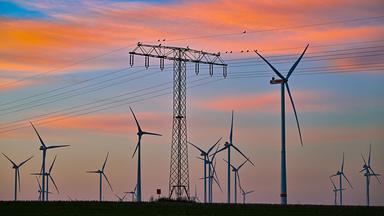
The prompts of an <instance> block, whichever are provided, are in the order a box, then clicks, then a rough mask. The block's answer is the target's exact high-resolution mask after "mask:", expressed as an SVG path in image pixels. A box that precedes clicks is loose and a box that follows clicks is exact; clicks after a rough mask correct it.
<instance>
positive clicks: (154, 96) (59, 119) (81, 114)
mask: <svg viewBox="0 0 384 216" xmlns="http://www.w3.org/2000/svg"><path fill="white" fill-rule="evenodd" d="M223 79H224V78H221V79H217V80H213V81H208V82H205V83H200V84H196V85H193V86H190V87H187V88H194V87H198V86H202V85H206V84H209V83H213V82H217V81H221V80H223ZM156 92H158V91H156ZM169 94H172V91H168V92H165V93H160V94H156V95H153V96H149V97H147V98H143V99H137V100H135V101H129V102H124V103H122V104H117V105H112V106H108V107H103V108H100V109H97V110H92V111H87V112H84V113H80V114H76V115H69V116H65V117H60V118H58V119H53V120H49V121H46V122H37V125H39V124H40V125H41V124H47V123H51V122H55V121H61V120H64V119H67V118H71V117H78V116H83V115H87V114H91V113H95V112H99V111H103V110H107V109H112V108H116V107H120V106H123V105H128V104H132V103H137V102H141V101H145V100H149V99H153V98H158V97H160V96H164V95H169ZM27 127H29V125H28V124H27V125H26V126H20V127H16V128H11V129H7V130H3V131H0V134H1V133H7V132H10V131H14V130H18V129H22V128H27Z"/></svg>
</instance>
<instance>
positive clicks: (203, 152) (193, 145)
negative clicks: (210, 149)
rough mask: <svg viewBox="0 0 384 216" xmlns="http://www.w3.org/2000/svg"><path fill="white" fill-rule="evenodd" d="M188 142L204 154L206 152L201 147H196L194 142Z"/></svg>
mask: <svg viewBox="0 0 384 216" xmlns="http://www.w3.org/2000/svg"><path fill="white" fill-rule="evenodd" d="M187 143H188V144H190V145H192V146H193V147H195V148H196V149H197V150H199V151H200V152H201V153H202V154H206V152H205V151H203V149H201V148H199V147H197V146H196V145H195V144H193V143H191V142H189V141H188V142H187Z"/></svg>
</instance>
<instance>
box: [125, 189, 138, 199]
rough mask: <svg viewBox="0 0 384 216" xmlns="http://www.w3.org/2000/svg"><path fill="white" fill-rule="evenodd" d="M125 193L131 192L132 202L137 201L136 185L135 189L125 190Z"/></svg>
mask: <svg viewBox="0 0 384 216" xmlns="http://www.w3.org/2000/svg"><path fill="white" fill-rule="evenodd" d="M124 193H125V194H131V195H132V202H134V201H135V194H136V186H135V189H133V191H128V192H124Z"/></svg>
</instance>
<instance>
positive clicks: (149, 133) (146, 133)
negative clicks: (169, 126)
mask: <svg viewBox="0 0 384 216" xmlns="http://www.w3.org/2000/svg"><path fill="white" fill-rule="evenodd" d="M143 135H153V136H162V135H161V134H158V133H152V132H146V131H144V132H143Z"/></svg>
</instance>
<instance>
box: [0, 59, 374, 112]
mask: <svg viewBox="0 0 384 216" xmlns="http://www.w3.org/2000/svg"><path fill="white" fill-rule="evenodd" d="M370 56H372V55H370ZM308 58H309V57H308ZM328 59H329V58H328ZM332 59H333V60H334V59H340V58H332ZM343 59H345V57H344V58H343ZM318 60H322V59H316V61H318ZM306 61H314V60H311V59H306ZM379 63H380V62H376V63H366V64H360V65H368V66H372V65H375V64H379ZM245 66H251V64H248V65H237V67H245ZM357 66H359V65H357ZM233 67H235V66H233ZM338 67H349V69H353V68H355V67H356V65H339V66H312V67H306V68H302V69H301V70H305V71H307V72H310V71H313V70H317V69H322V70H325V69H327V70H329V69H330V68H336V69H337V68H338ZM141 71H143V70H141ZM138 72H140V71H138ZM138 72H135V73H138ZM254 72H261V71H252V72H250V73H252V74H253V73H254ZM239 73H241V72H237V74H239ZM242 73H244V72H242ZM245 73H249V72H245ZM153 74H155V73H150V74H144V75H142V76H140V77H136V78H133V79H129V80H119V81H118V82H115V83H111V84H108V85H105V86H102V87H97V85H99V84H104V83H105V82H106V81H102V82H98V83H95V84H92V85H89V86H83V87H80V88H77V89H72V90H69V91H66V92H62V93H59V94H56V95H51V96H49V97H45V98H41V99H38V100H34V101H31V102H27V103H24V104H20V105H17V106H13V107H10V108H6V109H2V110H0V111H7V112H5V113H2V114H1V115H6V114H10V113H15V112H20V111H23V110H27V109H31V108H35V107H39V106H42V105H46V104H51V103H54V102H57V101H61V100H64V99H69V98H73V97H75V96H79V95H83V94H88V93H93V92H94V91H98V90H102V89H105V88H108V87H112V86H115V85H118V84H123V83H126V82H129V81H132V80H136V79H140V78H144V77H147V76H151V75H153ZM128 75H130V74H128ZM128 75H126V76H128ZM121 77H122V76H120V77H117V78H112V79H109V80H116V79H119V78H121ZM92 86H96V88H93V89H90V90H87V91H85V92H79V93H75V94H72V95H67V96H65V94H66V93H71V92H75V91H77V90H81V89H84V88H88V87H92ZM63 94H64V97H61V98H54V97H55V96H60V95H63ZM52 97H53V98H54V99H53V100H51V101H44V102H41V103H39V104H35V105H33V103H34V102H39V101H40V100H45V99H49V98H52ZM29 104H32V105H31V106H27V107H25V105H29ZM23 106H24V107H23ZM12 108H16V110H13V109H12Z"/></svg>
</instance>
